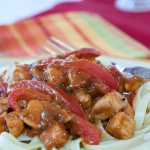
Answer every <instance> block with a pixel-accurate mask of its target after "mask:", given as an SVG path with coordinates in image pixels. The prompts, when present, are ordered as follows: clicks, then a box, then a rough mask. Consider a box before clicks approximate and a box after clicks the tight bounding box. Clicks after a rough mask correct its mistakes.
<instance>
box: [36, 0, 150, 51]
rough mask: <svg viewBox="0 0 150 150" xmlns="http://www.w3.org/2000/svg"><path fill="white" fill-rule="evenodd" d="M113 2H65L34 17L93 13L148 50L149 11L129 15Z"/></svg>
mask: <svg viewBox="0 0 150 150" xmlns="http://www.w3.org/2000/svg"><path fill="white" fill-rule="evenodd" d="M114 2H115V1H114V0H83V1H82V2H78V3H74V2H66V3H62V4H58V5H56V6H55V7H54V8H52V9H50V10H47V11H45V12H43V13H40V14H38V15H36V16H34V17H35V18H36V17H39V16H43V15H46V14H53V13H58V12H67V11H88V12H94V13H97V14H99V15H101V16H102V17H104V18H105V19H106V20H108V21H109V22H111V23H112V24H114V25H115V26H117V27H118V28H119V29H121V30H122V31H124V32H125V33H127V34H128V35H129V36H131V37H132V38H134V39H135V40H137V41H139V42H140V43H142V44H143V45H145V46H146V47H148V48H150V42H149V41H150V11H149V12H142V13H131V12H124V11H121V10H118V9H117V8H116V7H115V5H114Z"/></svg>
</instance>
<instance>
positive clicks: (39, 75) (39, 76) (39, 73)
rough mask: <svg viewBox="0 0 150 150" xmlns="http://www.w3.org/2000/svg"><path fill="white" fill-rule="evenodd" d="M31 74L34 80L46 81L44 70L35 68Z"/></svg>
mask: <svg viewBox="0 0 150 150" xmlns="http://www.w3.org/2000/svg"><path fill="white" fill-rule="evenodd" d="M31 74H32V77H33V80H37V81H43V80H44V75H43V70H42V69H39V68H38V67H34V68H33V69H31Z"/></svg>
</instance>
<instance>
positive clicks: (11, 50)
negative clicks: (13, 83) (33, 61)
mask: <svg viewBox="0 0 150 150" xmlns="http://www.w3.org/2000/svg"><path fill="white" fill-rule="evenodd" d="M51 35H52V36H54V37H56V38H58V39H60V40H63V41H64V42H66V43H68V44H69V45H72V46H74V47H76V48H82V47H94V48H97V49H98V50H99V51H100V52H101V53H102V54H104V55H109V56H116V57H126V58H150V50H149V49H148V48H146V47H145V46H143V45H142V44H140V43H138V42H137V41H135V40H133V39H132V38H131V37H129V36H128V35H126V34H125V33H123V32H122V31H120V30H119V29H118V28H116V27H115V26H113V25H112V24H110V23H109V22H108V21H106V20H105V19H104V18H102V17H101V16H98V15H97V14H91V13H87V12H67V13H63V14H61V13H58V14H52V15H47V16H42V17H39V18H36V19H29V20H25V21H22V22H18V23H15V24H11V25H6V26H0V56H3V57H4V56H6V57H35V56H41V54H42V55H44V54H47V52H45V51H43V50H42V45H44V44H45V42H46V40H47V39H48V37H49V36H51ZM53 51H55V50H54V49H53Z"/></svg>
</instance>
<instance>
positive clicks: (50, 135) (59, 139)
mask: <svg viewBox="0 0 150 150" xmlns="http://www.w3.org/2000/svg"><path fill="white" fill-rule="evenodd" d="M68 138H69V136H68V133H67V131H66V129H65V127H64V125H62V124H53V125H52V126H51V127H49V128H48V129H46V130H44V131H43V133H42V134H41V135H40V139H41V141H42V142H43V143H44V144H45V147H46V148H47V149H48V150H51V149H52V148H53V147H55V148H60V147H62V146H64V145H65V144H66V143H67V141H68Z"/></svg>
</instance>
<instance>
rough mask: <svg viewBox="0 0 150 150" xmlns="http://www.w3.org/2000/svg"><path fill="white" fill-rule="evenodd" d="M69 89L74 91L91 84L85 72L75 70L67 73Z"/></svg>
mask: <svg viewBox="0 0 150 150" xmlns="http://www.w3.org/2000/svg"><path fill="white" fill-rule="evenodd" d="M68 79H69V84H70V86H69V88H70V89H72V90H75V89H77V88H82V87H87V86H89V85H90V83H91V76H90V75H89V74H87V73H85V72H82V71H78V70H76V69H70V70H69V73H68Z"/></svg>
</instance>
